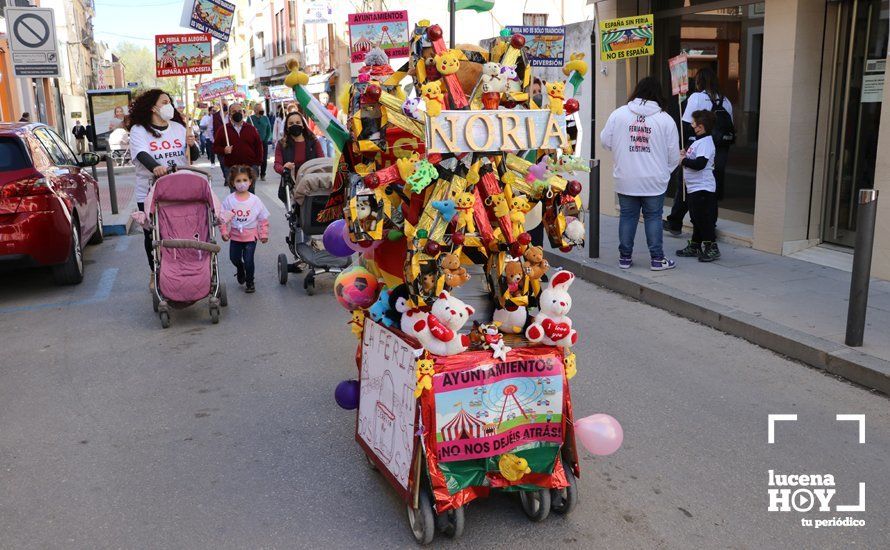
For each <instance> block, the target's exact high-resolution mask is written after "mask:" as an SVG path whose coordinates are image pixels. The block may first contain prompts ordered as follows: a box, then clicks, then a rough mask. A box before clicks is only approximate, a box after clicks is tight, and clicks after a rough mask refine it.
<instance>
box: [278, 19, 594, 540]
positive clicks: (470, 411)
mask: <svg viewBox="0 0 890 550" xmlns="http://www.w3.org/2000/svg"><path fill="white" fill-rule="evenodd" d="M523 42H524V38H523V37H522V35H519V34H515V35H513V34H511V33H510V32H509V31H506V30H505V32H503V33H502V34H501V36H500V37H499V38H498V39H497V40H495V42H494V44H493V45H492V46H491V47H490V48H489V49H483V48H479V47H469V46H467V47H461V48H458V49H449V48H447V47H446V46H445V43H444V41H443V39H442V30H441V28H439V27H438V26H436V25H431V24H430V23H429V22H427V21H421V22H419V23H417V25H416V27H415V29H414V32H413V37H412V41H411V47H410V51H411V58H410V61H409V63H408V64H406V65H405V66H404V67H403V68H402V70H400V71H395V70H393V69H392V68H391V67H390V63H389V60H388V59H387V58H386V55H385V54H384V53H383V52H382V51H381V50H379V49H376V48H372V49H371V50H370V51H369V52H368V53H367V55H366V56H365V64H364V66H363V67H362V69H361V72H360V74H359V77H358V79H357V81H356V82H355V83H354V84H353V85H352V86H351V87H350V89H349V90H348V93H346V94H345V95H344V96H343V97H342V98H341V109H343V110H344V111H345V112H347V113H349V118H348V123H347V124H346V126H342V125H340V123H339V122H337V120H336V119H334V118H333V117H332V116H331V115H330V114H329V113H328V111H327V110H326V109H324V107H323V106H321V105H320V104H319V103H318V102H317V101H315V100H314V99H312V97H311V96H310V95H309V94H308V93H307V92H306V91H305V89H303V88H302V85H301V84H303V83H305V80H306V77H305V75H304V74H303V73H300V72H299V71H298V70H297V69H296V67H291V69H292V73H291V74H290V75H289V76H288V79H287V80H286V83H287V84H288V85H289V86H292V87H294V89H295V93H296V98H297V99H298V101H299V102H300V103H301V104H302V106H303V108H304V110H305V111H306V112H308V113H309V114H310V116H312V117H313V119H314V120H315V121H316V123H317V124H318V125H319V127H320V128H322V129H325V130H326V132H327V134H328V136H329V137H331V139H332V140H333V141H334V142H335V143H336V144H337V146H338V148H339V149H340V150H341V151H342V155H341V156H340V158H339V162H338V165H337V168H336V170H335V173H334V174H333V177H334V186H333V192H332V194H331V197H330V200H329V201H328V204H327V207H326V208H325V210H324V211H322V212H321V214H319V221H321V222H328V223H329V225H328V226H327V229H326V230H325V232H324V238H323V243H324V246H325V248H326V249H327V250H328V251H329V252H331V253H334V254H343V255H349V254H353V253H354V252H357V253H359V254H360V262H359V264H360V265H358V266H356V267H353V268H350V269H349V270H347V271H345V272H344V273H342V274H341V275H340V276H338V278H337V280H336V282H335V286H334V294H335V296H336V298H337V300H338V301H339V302H340V304H341V305H343V306H344V307H346V308H347V309H348V310H349V311H350V312H351V315H352V319H351V320H350V321H349V324H350V325H351V328H352V332H353V333H354V334H355V335H356V336H357V338H358V339H359V346H358V351H357V354H356V363H357V367H358V372H359V377H358V380H352V381H345V382H343V383H341V384H340V386H338V388H337V392H336V397H337V401H338V403H339V404H340V405H341V406H343V407H344V408H357V409H358V415H357V425H356V440H357V441H358V442H359V444H360V446H361V447H362V449H363V450H364V451H365V453H366V455H367V457H368V461H369V462H370V463H371V464H373V465H374V466H375V467H376V468H377V469H378V470H379V471H380V472H381V474H382V475H384V476H385V477H386V478H387V479H388V480H389V482H390V483H391V484H392V486H393V487H394V488H395V489H396V490H397V491H398V492H399V494H400V495H401V496H402V497H403V498H404V499H405V502H406V505H407V509H408V517H409V522H410V525H411V529H412V531H413V534H414V536H415V538H416V539H417V541H418V542H420V543H428V542H430V541H431V540H432V538H433V537H434V534H435V532H436V530H437V528H438V530H439V531H441V532H443V533H445V534H447V535H449V536H452V537H457V536H459V535H460V534H461V532H462V531H463V523H464V510H465V507H466V505H467V504H468V503H470V502H471V501H472V500H474V499H476V498H481V497H485V496H487V495H488V494H489V493H490V492H491V491H505V492H514V493H517V494H518V495H519V499H520V501H521V503H522V508H523V509H524V510H525V512H526V514H527V515H528V516H529V517H530V518H531V519H532V520H535V521H541V520H543V519H545V518H546V517H547V516H548V514H549V513H550V512H551V511H554V512H557V513H568V512H569V511H570V510H571V509H572V507H573V505H574V503H575V501H576V499H577V487H576V484H575V479H576V478H577V477H578V475H579V474H580V471H579V466H578V458H577V453H576V449H575V442H574V424H573V415H572V401H571V393H570V391H569V380H570V379H571V378H572V377H573V376H574V375H575V373H576V364H575V354H574V353H573V352H572V349H571V348H572V346H573V345H574V344H575V343H576V341H577V333H576V331H575V330H574V329H573V328H572V321H571V319H570V318H569V316H568V314H569V311H570V309H571V305H572V301H571V296H570V295H569V287H570V285H571V284H572V282H573V280H574V275H572V274H571V273H568V272H566V271H555V270H552V269H550V266H549V265H548V263H547V261H546V260H545V259H544V252H543V248H542V246H541V244H542V243H533V242H532V241H533V238H532V236H531V235H530V233H529V232H528V231H527V229H531V228H532V227H535V226H537V225H539V224H543V227H544V230H545V233H546V236H547V238H548V240H549V243H550V246H551V247H554V248H559V249H563V250H569V249H571V248H572V247H574V246H579V245H583V242H584V235H585V228H584V225H583V223H582V221H581V219H580V209H581V200H580V197H579V194H580V192H581V184H580V183H579V182H578V181H575V180H574V179H573V174H574V173H575V172H576V171H581V170H584V171H586V170H588V162H587V161H585V160H583V159H581V158H578V157H576V156H574V139H575V136H576V134H577V130H576V129H577V121H576V118H575V113H576V112H577V111H578V100H577V99H576V98H575V97H573V96H574V95H578V92H579V91H580V84H581V82H582V80H583V78H584V76H585V74H586V72H587V65H586V63H585V62H584V61H583V56H580V55H572V56H571V58H570V59H569V62H568V63H567V64H566V66H565V67H564V68H563V72H564V73H565V75H566V76H567V77H568V86H569V89H570V90H572V91H573V96H570V97H568V98H566V96H565V92H566V87H567V83H566V82H564V81H557V82H547V83H546V86H545V88H546V94H547V95H546V99H545V104H543V105H537V104H535V102H534V99H533V98H532V96H531V95H530V93H529V92H530V89H531V84H532V81H533V80H532V79H533V76H532V67H531V66H530V64H529V63H528V61H527V59H526V57H525V54H524V52H523V45H524V44H523Z"/></svg>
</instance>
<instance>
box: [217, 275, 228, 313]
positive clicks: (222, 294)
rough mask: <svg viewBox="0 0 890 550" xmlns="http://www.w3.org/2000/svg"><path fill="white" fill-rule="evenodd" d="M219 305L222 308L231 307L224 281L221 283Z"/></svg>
mask: <svg viewBox="0 0 890 550" xmlns="http://www.w3.org/2000/svg"><path fill="white" fill-rule="evenodd" d="M219 305H221V306H222V307H228V305H229V294H228V293H227V292H226V283H224V282H222V281H220V283H219Z"/></svg>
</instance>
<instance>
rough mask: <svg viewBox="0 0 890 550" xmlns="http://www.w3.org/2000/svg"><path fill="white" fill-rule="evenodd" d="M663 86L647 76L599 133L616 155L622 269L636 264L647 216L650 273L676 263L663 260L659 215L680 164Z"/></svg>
mask: <svg viewBox="0 0 890 550" xmlns="http://www.w3.org/2000/svg"><path fill="white" fill-rule="evenodd" d="M664 105H665V103H664V94H663V93H662V89H661V84H660V83H659V82H658V80H656V79H655V78H653V77H651V76H650V77H646V78H644V79H642V80H640V82H639V83H638V84H637V87H636V89H634V92H633V94H631V96H630V98H629V100H628V102H627V105H624V106H623V107H619V108H618V109H616V110H615V111H614V112H613V113H612V114H611V115H610V116H609V120H608V121H606V126H605V127H604V128H603V131H602V133H601V134H600V140H602V143H603V147H604V148H605V149H608V150H610V151H612V155H613V161H614V170H613V176H614V178H615V192H616V193H618V204H619V206H620V208H621V214H620V217H619V219H618V240H619V246H618V252H619V255H620V256H619V259H618V266H619V267H620V268H621V269H629V268H630V267H631V265H632V264H633V259H632V257H633V247H634V238H635V237H636V233H637V223H638V221H639V219H640V210H642V212H643V220H644V227H645V230H646V242H647V244H648V245H649V255H650V269H652V271H663V270H665V269H673V268H674V267H676V264H675V263H674V262H673V261H672V260H669V259H667V258H665V257H664V250H663V248H662V241H663V239H662V233H661V216H662V210H663V208H664V194H665V191H667V186H668V182H669V181H670V179H671V172H673V171H674V169H675V168H676V167H677V165H678V164H679V163H680V149H679V147H677V144H678V143H680V136H679V134H678V132H677V124H676V123H675V122H674V119H673V118H671V116H670V115H669V114H667V113H666V112H665V111H664Z"/></svg>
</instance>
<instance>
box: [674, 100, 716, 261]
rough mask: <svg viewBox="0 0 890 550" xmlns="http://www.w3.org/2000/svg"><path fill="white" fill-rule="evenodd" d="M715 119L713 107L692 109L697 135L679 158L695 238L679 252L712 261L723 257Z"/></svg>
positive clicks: (693, 127) (681, 254) (693, 126)
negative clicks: (721, 252) (711, 108)
mask: <svg viewBox="0 0 890 550" xmlns="http://www.w3.org/2000/svg"><path fill="white" fill-rule="evenodd" d="M715 120H716V117H715V116H714V113H713V112H711V111H703V110H702V111H695V112H694V113H692V130H693V131H694V132H695V138H696V139H695V141H693V142H692V145H690V146H689V148H688V149H687V150H686V151H685V158H683V160H682V161H681V162H680V164H682V166H683V179H684V180H685V182H686V204H687V206H688V207H689V217H690V218H692V239H690V241H689V243H688V244H687V245H686V248H684V249H682V250H678V251H677V256H680V257H684V258H694V257H697V258H698V261H700V262H713V261H714V260H716V259H718V258H720V249H719V248H717V229H716V227H717V215H716V214H717V181H716V180H715V179H714V158H715V156H716V153H717V150H716V147H715V146H714V138H713V137H712V135H711V132H712V131H713V130H714V123H715ZM681 156H682V155H681Z"/></svg>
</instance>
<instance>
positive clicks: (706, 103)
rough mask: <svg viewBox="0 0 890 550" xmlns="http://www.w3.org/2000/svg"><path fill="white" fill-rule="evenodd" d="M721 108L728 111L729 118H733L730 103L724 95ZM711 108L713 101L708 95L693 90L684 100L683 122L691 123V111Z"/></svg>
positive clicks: (712, 108)
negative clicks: (685, 100)
mask: <svg viewBox="0 0 890 550" xmlns="http://www.w3.org/2000/svg"><path fill="white" fill-rule="evenodd" d="M723 108H724V109H726V112H727V113H729V118H731V119H733V120H735V117H734V116H733V114H732V103H730V101H729V100H728V99H727V98H726V96H723ZM712 110H714V103H713V102H712V101H711V98H710V96H708V94H706V93H704V92H695V93H694V94H692V95H691V96H689V100H688V101H687V102H686V110H685V111H683V122H688V123H689V124H692V113H694V112H696V111H712Z"/></svg>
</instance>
